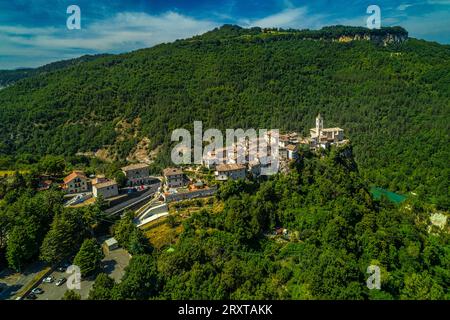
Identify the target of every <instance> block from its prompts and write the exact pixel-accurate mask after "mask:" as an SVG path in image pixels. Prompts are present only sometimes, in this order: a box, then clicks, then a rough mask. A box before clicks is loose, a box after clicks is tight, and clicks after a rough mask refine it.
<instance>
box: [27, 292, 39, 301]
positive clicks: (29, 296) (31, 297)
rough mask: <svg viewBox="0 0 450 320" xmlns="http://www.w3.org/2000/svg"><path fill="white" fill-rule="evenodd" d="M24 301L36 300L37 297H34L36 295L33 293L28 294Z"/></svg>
mask: <svg viewBox="0 0 450 320" xmlns="http://www.w3.org/2000/svg"><path fill="white" fill-rule="evenodd" d="M25 299H28V300H36V299H37V297H36V295H35V294H34V293H30V294H28V295H27V296H26V297H25Z"/></svg>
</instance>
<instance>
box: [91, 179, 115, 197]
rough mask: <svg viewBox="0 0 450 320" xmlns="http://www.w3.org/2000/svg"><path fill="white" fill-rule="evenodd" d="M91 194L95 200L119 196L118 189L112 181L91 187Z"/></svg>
mask: <svg viewBox="0 0 450 320" xmlns="http://www.w3.org/2000/svg"><path fill="white" fill-rule="evenodd" d="M92 194H93V195H94V197H95V198H98V197H99V196H102V197H103V198H104V199H108V198H112V197H115V196H117V195H119V188H118V186H117V183H116V182H115V181H114V180H111V181H106V182H101V183H97V184H94V185H93V186H92Z"/></svg>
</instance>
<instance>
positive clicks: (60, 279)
mask: <svg viewBox="0 0 450 320" xmlns="http://www.w3.org/2000/svg"><path fill="white" fill-rule="evenodd" d="M64 282H66V278H59V279H58V280H56V282H55V284H56V285H57V286H58V287H59V286H60V285H62V284H63V283H64Z"/></svg>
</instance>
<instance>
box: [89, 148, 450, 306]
mask: <svg viewBox="0 0 450 320" xmlns="http://www.w3.org/2000/svg"><path fill="white" fill-rule="evenodd" d="M417 200H418V199H414V198H412V199H409V200H407V203H405V204H404V205H402V206H401V207H395V206H393V205H392V204H390V203H389V202H388V201H385V200H382V201H381V202H378V201H373V200H372V198H371V196H370V194H369V192H368V189H367V186H366V185H365V183H364V182H363V181H362V180H361V177H360V176H359V174H358V172H357V168H356V165H355V163H354V161H353V159H352V158H351V157H350V158H349V157H347V156H343V153H341V152H339V151H338V152H336V151H335V150H333V151H332V152H331V153H330V154H329V155H327V156H326V157H325V158H323V159H320V158H318V157H315V156H311V155H310V154H309V155H308V154H305V155H302V157H301V161H300V162H299V165H298V166H297V167H296V168H293V170H292V171H291V172H290V173H289V174H288V175H279V176H276V177H275V178H274V179H272V180H270V181H267V182H264V183H261V184H259V183H255V182H244V181H237V182H236V181H234V182H233V181H231V182H228V183H227V184H225V185H223V186H222V187H221V189H220V191H219V193H218V195H217V199H216V201H222V202H223V210H220V211H219V212H217V211H214V210H209V209H206V208H204V209H202V210H201V211H199V212H197V213H195V214H194V215H192V216H191V218H189V219H188V220H187V221H185V222H184V223H183V229H184V232H183V233H182V235H181V237H180V240H179V241H178V243H177V244H176V245H173V246H172V247H171V250H155V251H154V252H153V255H152V256H149V255H143V256H139V255H138V256H133V258H132V260H131V263H130V266H129V267H128V268H127V269H126V272H125V276H124V279H123V280H122V282H121V283H118V284H114V281H113V280H112V279H110V280H109V281H108V280H107V279H105V277H106V275H105V274H103V275H100V276H98V278H97V280H96V282H95V285H94V289H93V291H91V294H90V298H91V299H124V298H131V299H147V298H162V299H419V300H421V299H428V300H430V299H449V298H450V296H449V287H450V286H449V280H450V277H449V270H450V269H449V268H450V265H449V262H450V251H449V245H448V240H449V234H448V231H441V230H439V229H438V228H437V229H434V231H433V232H431V233H429V232H428V231H427V228H428V223H429V219H428V216H429V215H428V213H427V211H428V209H427V208H426V207H423V206H422V205H421V204H420V201H417ZM125 219H126V218H125ZM123 220H124V219H123ZM125 222H126V221H123V222H122V223H125ZM277 226H278V227H279V226H282V227H284V228H287V230H288V235H287V236H283V237H279V236H278V237H276V238H275V237H273V236H271V234H272V232H273V230H274V228H275V227H277ZM369 265H377V266H379V267H380V269H381V271H380V272H381V283H382V285H381V288H382V289H381V290H369V289H368V288H367V286H366V279H367V277H368V273H367V267H368V266H369ZM144 279H145V281H144Z"/></svg>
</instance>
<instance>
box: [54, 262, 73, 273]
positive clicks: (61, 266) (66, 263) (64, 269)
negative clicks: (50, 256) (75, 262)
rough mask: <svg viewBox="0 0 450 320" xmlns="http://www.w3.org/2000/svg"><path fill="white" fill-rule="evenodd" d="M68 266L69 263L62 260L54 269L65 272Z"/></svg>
mask: <svg viewBox="0 0 450 320" xmlns="http://www.w3.org/2000/svg"><path fill="white" fill-rule="evenodd" d="M69 266H70V263H68V262H63V263H61V265H60V266H59V267H58V268H56V270H58V271H59V272H66V270H67V268H68V267H69Z"/></svg>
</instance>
